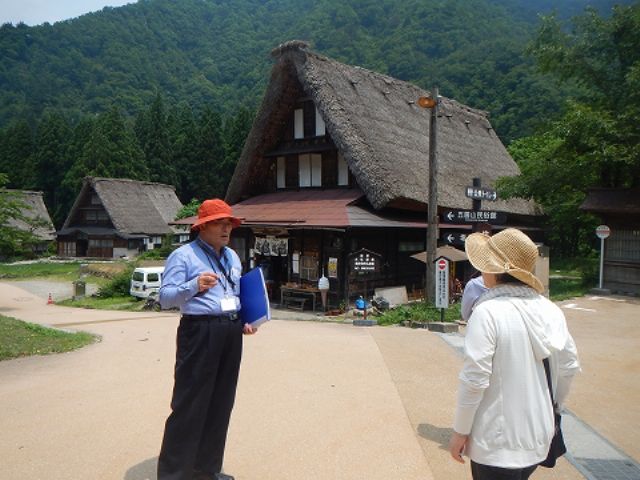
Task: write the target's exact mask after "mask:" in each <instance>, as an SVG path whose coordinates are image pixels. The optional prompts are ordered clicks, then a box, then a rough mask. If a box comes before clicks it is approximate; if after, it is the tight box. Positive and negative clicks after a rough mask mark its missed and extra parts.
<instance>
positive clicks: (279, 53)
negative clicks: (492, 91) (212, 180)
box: [226, 41, 535, 214]
mask: <svg viewBox="0 0 640 480" xmlns="http://www.w3.org/2000/svg"><path fill="white" fill-rule="evenodd" d="M272 55H273V57H274V58H275V59H276V63H275V65H274V66H273V69H272V72H271V79H270V83H269V86H268V88H267V91H266V93H265V96H264V99H263V101H262V105H261V107H260V110H259V111H258V113H257V116H256V119H255V121H254V124H253V128H252V130H251V132H250V134H249V136H248V138H247V141H246V143H245V147H244V150H243V151H242V155H241V157H240V159H239V161H238V165H237V167H236V170H235V172H234V175H233V178H232V180H231V183H230V185H229V189H228V191H227V197H226V198H227V201H228V202H230V203H237V202H239V201H241V200H243V199H245V198H247V197H249V196H252V195H256V194H259V193H264V192H265V189H266V185H265V175H264V172H266V171H267V170H266V162H267V160H266V159H264V157H263V155H264V154H265V153H266V152H269V151H270V150H272V149H274V148H275V147H276V145H277V142H278V140H279V139H280V138H282V134H283V131H284V128H285V126H286V124H287V120H288V119H289V118H290V117H291V116H292V115H293V110H294V107H295V102H296V101H297V100H298V99H299V98H301V97H308V98H310V99H312V100H313V102H314V103H315V105H316V107H317V108H318V110H319V111H320V113H321V115H322V117H323V119H324V121H325V124H326V127H327V132H328V133H329V135H330V136H331V138H332V139H333V141H334V142H335V144H336V146H337V147H338V149H339V150H340V151H341V152H342V154H343V156H344V158H345V160H346V161H347V163H348V165H349V169H350V170H351V172H352V173H353V174H354V176H355V178H356V180H357V182H358V185H359V186H360V188H361V189H362V191H363V192H364V193H365V195H366V196H367V199H368V200H369V202H370V203H371V205H373V207H374V208H376V209H380V208H383V207H398V208H420V209H422V208H424V206H425V205H426V203H427V198H428V177H429V174H428V168H427V167H428V152H429V138H428V137H429V115H430V112H429V110H427V109H422V108H420V107H419V106H418V105H417V104H416V103H415V102H416V101H417V99H418V98H419V97H420V96H425V95H428V92H426V91H424V90H422V89H421V88H419V87H417V86H415V85H412V84H410V83H407V82H403V81H400V80H397V79H395V78H392V77H389V76H386V75H382V74H379V73H375V72H372V71H370V70H366V69H364V68H360V67H354V66H350V65H345V64H343V63H340V62H337V61H335V60H331V59H329V58H326V57H323V56H320V55H318V54H316V53H313V52H311V51H309V50H308V48H307V45H306V44H305V43H303V42H299V41H294V42H288V43H286V44H283V45H281V46H279V47H278V48H276V49H275V50H274V51H273V52H272ZM437 123H438V126H437V140H438V149H437V155H438V164H439V174H438V192H439V193H438V195H439V201H438V203H439V205H440V206H443V207H449V208H470V207H471V206H472V203H471V200H470V199H469V198H467V197H465V193H464V192H465V187H466V186H469V185H471V184H472V178H473V177H480V178H481V179H482V182H483V185H484V186H487V187H490V186H492V185H493V184H494V182H495V180H496V179H497V178H498V177H501V176H511V175H517V174H519V173H520V171H519V169H518V167H517V165H516V163H515V162H514V161H513V159H512V158H511V157H510V156H509V154H508V153H507V151H506V149H505V148H504V146H503V145H502V143H501V142H500V139H499V138H498V137H497V135H496V133H495V132H494V130H493V128H492V127H491V124H490V123H489V120H488V118H487V114H486V113H485V112H482V111H480V110H475V109H472V108H469V107H467V106H465V105H462V104H460V103H458V102H456V101H455V100H451V99H449V98H441V107H440V116H439V118H438V121H437ZM484 206H485V207H486V209H489V208H490V209H492V210H493V209H497V210H503V211H506V212H512V213H518V214H534V213H535V208H534V205H533V203H531V202H527V201H524V200H520V199H514V200H509V201H508V202H504V201H498V202H495V203H490V204H489V202H485V205H484Z"/></svg>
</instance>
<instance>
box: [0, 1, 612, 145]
mask: <svg viewBox="0 0 640 480" xmlns="http://www.w3.org/2000/svg"><path fill="white" fill-rule="evenodd" d="M551 3H554V2H550V1H547V0H537V1H536V2H526V1H523V0H499V1H495V0H446V1H442V0H431V1H424V0H278V1H264V0H180V1H179V2H176V1H172V0H140V1H139V2H138V3H136V4H131V5H127V6H124V7H120V8H107V9H104V10H103V11H101V12H97V13H92V14H88V15H85V16H82V17H80V18H78V19H74V20H69V21H65V22H59V23H56V24H54V25H48V24H45V25H42V26H38V27H27V26H25V25H18V26H15V27H14V26H11V25H9V24H7V25H4V26H3V27H2V28H0V56H1V57H2V63H1V65H0V85H1V87H2V88H1V89H0V126H2V125H6V124H7V123H8V122H10V121H11V120H15V119H26V120H27V121H29V122H33V121H35V120H36V119H37V118H38V117H39V116H40V115H41V113H42V112H43V111H44V110H45V109H47V108H49V109H55V110H56V112H58V113H60V114H63V115H65V116H70V117H71V118H73V117H75V118H77V117H78V116H79V115H80V114H81V113H99V112H104V111H106V110H108V109H109V108H110V107H111V106H112V105H113V104H114V103H115V104H117V105H118V106H119V107H120V108H122V109H123V110H124V111H125V112H127V113H129V114H133V113H135V112H137V111H138V110H139V109H140V108H142V107H144V106H147V105H149V104H150V102H151V101H152V99H153V98H154V96H155V94H156V92H157V91H160V92H161V93H162V94H163V95H165V96H166V98H167V99H168V101H169V102H178V101H186V102H188V103H190V104H191V105H194V106H197V105H201V104H205V103H211V104H212V105H213V106H214V107H215V108H216V109H218V110H219V111H221V112H222V113H226V112H230V111H234V110H235V109H237V108H238V106H240V105H244V106H246V107H248V108H249V109H253V106H254V105H255V103H256V102H257V101H258V100H259V98H260V96H261V93H262V91H263V89H264V87H265V85H266V80H267V75H268V72H269V68H270V59H269V55H268V53H269V51H270V50H271V49H272V48H273V47H275V46H276V45H277V44H279V43H281V42H283V41H286V40H291V39H302V40H306V41H309V42H310V43H311V45H312V47H313V48H314V49H315V50H316V51H318V52H319V53H322V54H326V55H328V56H331V57H334V58H336V59H338V60H341V61H345V62H348V63H352V64H357V65H361V66H364V67H366V68H370V69H373V70H377V71H380V72H383V73H388V74H389V75H392V76H395V77H398V78H400V79H403V80H408V81H411V82H415V83H416V84H418V85H421V86H424V87H428V86H430V85H433V84H438V85H439V87H440V91H441V92H442V94H443V95H446V96H449V97H453V98H456V99H458V100H460V101H462V102H465V103H468V104H469V105H472V106H475V107H478V108H481V109H485V110H488V111H489V112H490V113H491V115H492V117H493V122H494V126H495V128H496V130H497V131H498V133H499V134H500V135H501V136H502V138H504V139H505V141H507V142H508V141H510V140H512V139H514V138H518V137H521V136H523V135H525V134H528V133H531V132H532V131H533V128H534V127H535V125H536V124H537V123H538V122H539V121H540V119H541V118H546V117H547V116H548V115H550V114H552V113H553V112H555V111H556V110H558V108H559V104H561V103H562V92H561V91H559V90H558V88H557V86H555V85H550V84H549V83H548V81H547V80H545V79H544V77H542V76H541V75H539V74H536V73H535V71H534V69H533V66H532V62H531V60H530V59H527V58H526V57H525V56H524V55H523V49H524V48H525V45H526V43H527V41H528V40H529V39H530V37H531V34H532V32H533V31H534V28H535V25H536V23H537V17H536V14H535V12H536V11H537V10H548V9H549V8H550V4H551ZM555 3H560V5H565V6H566V9H565V10H566V12H573V11H576V10H578V9H581V8H582V7H584V5H585V4H587V0H566V2H555ZM597 3H598V4H599V5H601V6H603V5H604V4H612V3H613V1H608V2H605V0H599V1H598V2H597ZM538 4H539V8H536V5H538Z"/></svg>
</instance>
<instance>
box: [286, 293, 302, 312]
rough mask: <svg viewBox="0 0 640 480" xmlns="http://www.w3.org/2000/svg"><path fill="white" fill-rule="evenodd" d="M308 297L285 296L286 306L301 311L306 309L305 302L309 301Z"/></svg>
mask: <svg viewBox="0 0 640 480" xmlns="http://www.w3.org/2000/svg"><path fill="white" fill-rule="evenodd" d="M307 300H308V298H305V297H291V296H287V297H284V306H285V307H287V308H292V309H294V310H300V311H301V312H302V311H303V310H304V304H305V303H307Z"/></svg>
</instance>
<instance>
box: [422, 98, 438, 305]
mask: <svg viewBox="0 0 640 480" xmlns="http://www.w3.org/2000/svg"><path fill="white" fill-rule="evenodd" d="M431 97H432V98H433V100H434V101H435V105H434V106H433V107H432V108H431V116H430V117H429V205H428V210H427V273H426V275H427V278H426V282H425V283H426V285H425V292H424V294H425V298H426V299H427V301H429V302H431V303H434V301H435V297H436V288H435V282H436V279H435V272H436V270H435V264H434V262H435V260H436V248H437V246H438V161H437V143H436V124H437V118H438V105H439V103H440V101H439V99H438V87H433V89H432V90H431Z"/></svg>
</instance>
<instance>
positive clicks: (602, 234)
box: [596, 225, 611, 290]
mask: <svg viewBox="0 0 640 480" xmlns="http://www.w3.org/2000/svg"><path fill="white" fill-rule="evenodd" d="M609 235H611V230H610V229H609V227H608V226H607V225H599V226H598V227H597V228H596V236H597V237H598V238H599V239H600V283H599V285H600V286H599V288H600V290H602V279H603V272H604V241H605V239H606V238H609Z"/></svg>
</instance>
